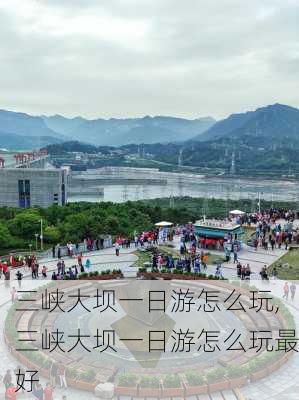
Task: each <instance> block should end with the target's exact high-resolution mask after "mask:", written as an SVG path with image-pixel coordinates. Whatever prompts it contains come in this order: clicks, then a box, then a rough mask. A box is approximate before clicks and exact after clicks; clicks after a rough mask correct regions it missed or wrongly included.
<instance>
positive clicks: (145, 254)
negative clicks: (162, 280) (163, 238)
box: [133, 246, 225, 268]
mask: <svg viewBox="0 0 299 400" xmlns="http://www.w3.org/2000/svg"><path fill="white" fill-rule="evenodd" d="M159 252H160V253H163V254H168V255H171V256H172V257H173V258H174V259H177V258H179V257H180V253H179V252H178V251H177V249H174V248H172V247H169V246H159ZM205 253H209V251H208V250H206V251H205ZM134 254H135V255H136V256H137V257H138V260H137V261H136V262H135V263H134V265H133V267H138V268H143V267H144V263H146V262H150V263H151V262H152V252H151V251H138V250H136V251H135V252H134ZM218 260H222V261H224V260H225V258H224V257H222V256H219V255H217V254H211V253H210V254H209V261H208V264H209V265H212V264H215V263H216V261H218Z"/></svg>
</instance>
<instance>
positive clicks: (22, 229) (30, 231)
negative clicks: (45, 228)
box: [8, 209, 41, 239]
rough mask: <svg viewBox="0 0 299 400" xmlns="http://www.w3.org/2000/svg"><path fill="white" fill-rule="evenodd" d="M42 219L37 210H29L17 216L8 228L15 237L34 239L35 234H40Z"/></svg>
mask: <svg viewBox="0 0 299 400" xmlns="http://www.w3.org/2000/svg"><path fill="white" fill-rule="evenodd" d="M40 219H41V216H40V214H39V213H38V212H37V211H36V210H33V209H29V210H26V211H23V212H21V213H20V214H17V215H16V216H15V217H14V218H13V219H12V221H11V222H9V223H8V228H9V231H10V233H11V234H12V235H13V236H17V237H22V238H24V239H32V237H33V236H34V234H35V233H39V232H40Z"/></svg>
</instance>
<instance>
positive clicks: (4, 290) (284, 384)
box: [0, 238, 299, 400]
mask: <svg viewBox="0 0 299 400" xmlns="http://www.w3.org/2000/svg"><path fill="white" fill-rule="evenodd" d="M178 243H179V238H175V241H174V245H175V246H178ZM135 251H136V249H135V247H132V248H131V249H121V251H120V256H119V257H117V256H116V255H115V252H114V249H113V248H108V249H104V250H100V251H94V252H91V253H88V254H86V255H85V256H84V259H86V258H87V257H88V258H89V259H90V261H91V264H92V270H93V271H95V270H98V271H101V270H105V269H108V268H109V269H121V270H122V271H123V273H124V274H125V276H127V277H134V276H136V272H137V268H135V267H132V265H133V264H134V263H135V261H136V260H137V256H136V255H135V254H134V253H135ZM213 253H214V252H213ZM215 253H216V254H219V255H220V253H217V252H215ZM283 254H285V251H284V250H278V249H276V250H274V252H272V251H264V250H260V249H259V250H258V251H254V250H252V249H250V248H245V249H243V250H242V251H241V253H240V260H241V262H243V263H249V264H250V266H251V268H252V271H253V279H257V280H256V281H255V282H254V284H255V285H256V286H258V287H259V288H262V289H265V286H264V285H267V284H265V283H264V282H262V281H261V280H260V279H259V271H260V269H261V267H262V266H263V265H264V264H266V265H269V264H271V263H272V262H274V261H275V260H277V259H278V258H280V257H281V256H282V255H283ZM64 260H65V264H66V266H67V267H69V266H72V265H74V264H75V260H73V259H71V258H68V257H65V258H64ZM56 264H57V260H56V259H51V258H48V257H46V258H44V259H42V260H40V265H46V266H47V267H48V271H49V276H50V272H51V271H52V270H55V269H56ZM214 271H215V266H211V265H210V266H209V267H208V273H213V272H214ZM24 273H25V279H24V281H23V282H22V284H23V285H24V286H26V281H28V280H29V279H30V280H31V274H30V273H29V271H28V270H27V271H26V270H25V271H24ZM223 273H224V276H225V277H227V278H235V277H236V267H235V265H234V264H233V263H228V264H225V267H223ZM13 275H14V274H12V278H14V276H13ZM44 283H45V281H44V280H43V279H41V278H40V279H37V280H35V281H33V285H34V287H36V288H38V287H40V286H41V285H43V284H44ZM16 284H17V282H16V281H13V280H12V281H11V282H10V285H9V286H6V285H5V282H4V281H3V280H1V281H0V292H1V296H0V310H1V312H0V324H1V326H3V325H4V321H5V317H6V313H7V311H8V309H9V308H10V306H11V299H10V290H11V287H12V286H14V285H16ZM30 284H32V282H31V283H30ZM271 290H272V291H273V293H274V294H275V295H277V296H278V297H281V295H282V291H283V282H282V281H276V282H271ZM297 295H298V294H297ZM287 304H288V306H289V308H290V310H291V311H296V312H297V317H296V323H297V326H299V319H298V312H299V310H297V309H296V310H295V308H294V306H293V305H292V304H291V303H287ZM0 348H1V350H0V357H1V363H0V364H1V373H2V374H3V373H4V372H5V370H6V369H12V370H13V369H15V368H16V367H17V363H16V361H15V360H14V358H13V357H12V356H11V355H10V353H9V352H8V350H7V349H6V346H5V343H4V342H3V335H1V336H0ZM298 370H299V357H298V356H296V355H295V356H293V357H292V358H291V360H290V361H289V362H288V363H287V364H286V365H284V366H283V367H282V368H281V369H280V370H279V371H278V372H276V373H274V374H272V375H271V376H269V377H268V378H266V379H263V380H261V381H258V382H256V383H252V384H250V385H249V386H247V387H244V388H242V390H241V393H242V394H243V395H244V396H245V399H246V400H270V399H273V400H295V399H298V389H299V375H298ZM42 383H43V384H44V383H45V381H43V382H42ZM2 393H4V387H3V385H0V395H2ZM62 395H63V391H62V390H60V389H59V388H57V389H56V390H55V396H54V399H55V400H56V399H57V400H60V399H62ZM19 398H20V399H33V398H34V397H32V395H31V396H30V395H28V394H27V395H20V396H19ZM82 398H86V393H83V392H80V391H78V390H73V389H68V390H67V400H69V399H72V400H79V399H80V400H82ZM88 399H91V400H93V399H96V397H95V396H94V395H92V394H88ZM218 399H222V400H235V399H236V396H235V394H234V393H233V392H232V391H227V392H223V393H218V394H217V393H215V394H213V395H212V396H211V397H208V396H198V400H218ZM194 400H195V398H194Z"/></svg>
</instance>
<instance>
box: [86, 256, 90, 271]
mask: <svg viewBox="0 0 299 400" xmlns="http://www.w3.org/2000/svg"><path fill="white" fill-rule="evenodd" d="M85 268H86V271H87V272H90V270H91V261H90V259H89V258H87V260H86V261H85Z"/></svg>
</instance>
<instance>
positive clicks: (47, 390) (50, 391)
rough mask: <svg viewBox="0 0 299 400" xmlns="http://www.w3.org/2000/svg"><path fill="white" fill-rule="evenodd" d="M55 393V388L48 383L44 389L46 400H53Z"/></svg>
mask: <svg viewBox="0 0 299 400" xmlns="http://www.w3.org/2000/svg"><path fill="white" fill-rule="evenodd" d="M53 393H54V388H53V387H52V386H51V384H50V383H47V384H46V387H45V389H44V400H53Z"/></svg>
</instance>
